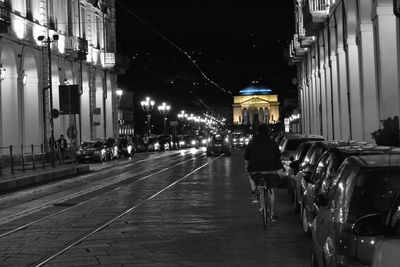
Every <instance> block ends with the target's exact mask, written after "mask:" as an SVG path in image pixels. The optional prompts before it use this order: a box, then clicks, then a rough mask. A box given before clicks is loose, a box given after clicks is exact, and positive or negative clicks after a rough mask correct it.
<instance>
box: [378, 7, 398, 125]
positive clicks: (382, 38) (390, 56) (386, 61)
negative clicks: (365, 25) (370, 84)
mask: <svg viewBox="0 0 400 267" xmlns="http://www.w3.org/2000/svg"><path fill="white" fill-rule="evenodd" d="M375 3H376V5H375V7H374V8H373V11H372V21H373V25H374V32H375V43H376V47H375V57H376V60H377V72H376V74H377V75H376V76H377V87H378V99H379V119H380V120H384V119H387V118H388V117H393V116H399V114H400V105H399V102H400V97H399V59H398V58H399V51H398V39H397V38H398V36H397V33H398V20H397V19H396V17H395V15H394V14H393V4H392V3H393V2H392V1H384V0H381V1H376V2H375Z"/></svg>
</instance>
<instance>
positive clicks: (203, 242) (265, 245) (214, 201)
mask: <svg viewBox="0 0 400 267" xmlns="http://www.w3.org/2000/svg"><path fill="white" fill-rule="evenodd" d="M243 166H244V164H243V155H242V153H240V152H237V151H235V152H234V153H232V157H222V158H220V159H218V160H216V161H215V162H212V163H211V164H210V165H208V166H207V167H205V168H203V169H201V170H199V171H198V172H196V173H195V174H194V175H192V176H190V177H188V178H187V179H185V180H183V181H182V182H180V183H178V184H176V185H175V186H173V187H172V188H170V189H169V190H167V191H165V192H163V193H162V194H160V195H158V196H157V197H156V198H154V199H152V200H151V201H149V202H147V203H145V204H144V205H141V206H140V207H138V208H137V209H135V210H134V211H133V212H131V213H129V214H127V215H126V216H124V217H123V218H121V219H119V220H117V221H115V222H114V223H112V224H111V225H109V226H107V227H106V228H104V229H103V230H102V231H100V232H98V233H96V234H95V235H93V236H91V237H90V238H88V239H87V240H85V241H83V242H81V243H80V244H78V245H77V246H75V247H73V248H72V249H70V250H69V251H67V252H65V253H64V254H63V255H61V256H59V257H57V258H56V259H54V260H53V261H51V262H50V263H49V264H48V266H57V267H62V266H97V265H102V266H309V265H310V258H311V257H310V256H311V239H310V237H309V236H307V235H305V234H304V233H303V232H302V229H301V224H300V218H299V215H298V214H296V213H295V212H294V211H293V207H292V202H291V200H290V198H289V196H288V193H287V190H286V189H283V188H281V189H278V193H277V195H278V209H277V210H278V214H279V216H280V219H279V221H278V222H274V223H271V224H269V225H268V229H267V230H266V231H264V230H263V229H262V222H261V218H260V217H259V216H258V212H257V206H256V205H252V204H250V192H249V186H248V181H247V179H246V173H245V172H244V167H243ZM175 176H177V177H179V176H180V174H179V173H176V174H175ZM163 177H166V176H165V175H164V176H163ZM160 179H161V177H160ZM160 182H161V180H160ZM155 186H158V183H156V184H153V185H152V184H146V185H136V186H134V187H132V188H130V187H124V188H123V189H121V190H123V191H125V192H124V193H123V192H122V191H121V192H118V194H117V196H118V197H119V199H115V198H113V199H114V201H117V203H122V202H124V201H126V200H129V199H131V197H128V196H129V194H131V195H133V196H138V197H140V198H142V197H143V196H142V195H143V193H144V192H146V190H149V189H152V188H153V187H155ZM129 192H130V193H129ZM132 192H134V194H132ZM125 194H127V195H125ZM133 204H135V201H132V205H133ZM103 207H105V208H106V206H103Z"/></svg>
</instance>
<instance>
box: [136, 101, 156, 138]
mask: <svg viewBox="0 0 400 267" xmlns="http://www.w3.org/2000/svg"><path fill="white" fill-rule="evenodd" d="M154 104H155V102H154V100H151V99H150V97H146V100H144V101H142V102H140V105H141V106H142V109H143V111H144V112H146V113H147V131H146V134H147V136H149V135H150V130H151V128H150V117H151V115H150V112H151V111H152V110H153V108H154Z"/></svg>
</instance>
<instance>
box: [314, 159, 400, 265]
mask: <svg viewBox="0 0 400 267" xmlns="http://www.w3.org/2000/svg"><path fill="white" fill-rule="evenodd" d="M399 190H400V155H399V154H391V153H387V154H384V155H365V156H351V157H348V158H346V159H345V160H344V162H343V163H342V164H341V166H340V168H339V169H338V171H337V173H336V174H335V175H334V176H333V177H332V182H331V186H330V188H329V191H328V192H327V193H326V194H322V195H319V197H318V198H317V203H318V206H319V210H318V213H317V215H316V217H315V219H314V221H313V227H312V229H313V230H312V242H313V246H312V247H313V252H312V266H369V265H370V264H371V262H372V255H373V251H374V247H375V244H376V243H377V242H378V241H379V240H381V239H382V238H383V234H384V231H383V230H384V229H385V227H384V226H385V221H386V218H387V216H388V214H389V212H390V210H391V205H392V203H393V201H394V199H395V197H396V194H397V192H398V191H399Z"/></svg>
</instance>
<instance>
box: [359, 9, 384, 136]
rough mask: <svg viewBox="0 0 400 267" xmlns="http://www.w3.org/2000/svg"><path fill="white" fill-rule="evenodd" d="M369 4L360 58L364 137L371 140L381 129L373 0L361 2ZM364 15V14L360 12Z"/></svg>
mask: <svg viewBox="0 0 400 267" xmlns="http://www.w3.org/2000/svg"><path fill="white" fill-rule="evenodd" d="M360 4H362V5H365V4H367V5H368V6H366V7H365V10H364V9H362V10H360V12H361V13H365V14H364V16H365V20H364V23H361V24H360V25H359V33H358V35H359V40H360V44H359V46H360V49H359V58H360V77H361V88H362V99H361V100H362V116H363V118H362V120H363V139H364V140H371V139H372V136H371V133H373V132H374V131H376V130H377V129H379V127H380V123H379V108H378V102H379V99H378V91H377V79H376V59H375V56H372V55H374V51H375V48H374V33H373V25H372V22H371V19H370V17H371V15H370V14H371V2H369V3H361V2H360ZM360 16H363V14H360Z"/></svg>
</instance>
